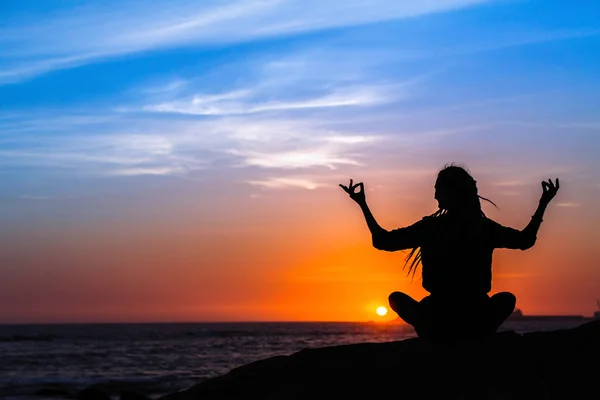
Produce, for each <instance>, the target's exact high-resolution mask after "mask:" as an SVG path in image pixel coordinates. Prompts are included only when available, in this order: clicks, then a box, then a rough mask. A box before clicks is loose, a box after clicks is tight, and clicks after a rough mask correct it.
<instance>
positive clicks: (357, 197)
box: [340, 179, 367, 204]
mask: <svg viewBox="0 0 600 400" xmlns="http://www.w3.org/2000/svg"><path fill="white" fill-rule="evenodd" d="M340 187H341V188H342V189H344V191H345V192H346V193H348V195H349V196H350V198H351V199H352V200H354V201H355V202H357V203H358V204H365V203H366V201H367V200H366V198H365V186H364V185H363V183H362V182H358V183H355V184H352V179H350V184H349V185H348V186H345V185H342V184H341V183H340ZM356 188H358V192H357V191H356Z"/></svg>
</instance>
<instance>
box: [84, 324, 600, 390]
mask: <svg viewBox="0 0 600 400" xmlns="http://www.w3.org/2000/svg"><path fill="white" fill-rule="evenodd" d="M599 355H600V321H591V322H587V323H584V324H582V325H580V326H578V327H576V328H572V329H564V330H556V331H546V332H530V333H524V334H517V333H515V332H513V331H506V332H501V333H497V334H495V335H493V336H492V337H490V338H487V339H483V340H465V341H459V342H455V343H453V344H444V345H440V344H432V343H431V342H429V341H427V340H424V339H421V338H412V339H406V340H402V341H396V342H386V343H360V344H351V345H341V346H333V347H323V348H315V349H306V350H302V351H299V352H297V353H294V354H292V355H289V356H278V357H272V358H268V359H265V360H261V361H257V362H254V363H250V364H248V365H245V366H242V367H239V368H235V369H233V370H231V371H230V372H229V373H227V374H225V375H222V376H219V377H216V378H213V379H209V380H206V381H204V382H201V383H199V384H197V385H195V386H193V387H191V388H189V389H187V390H184V391H181V392H177V393H172V394H169V395H166V396H162V397H160V398H159V400H192V399H193V400H202V399H273V400H275V399H286V400H291V399H311V400H314V399H354V398H357V399H358V398H361V399H362V398H368V399H374V398H383V397H386V398H387V397H388V396H389V395H390V394H394V395H395V396H397V398H401V399H527V400H532V399H544V400H548V399H550V400H553V399H557V400H558V399H560V400H563V399H583V398H586V399H587V398H596V397H597V396H598V393H597V392H598V389H597V387H596V384H597V378H598V376H600V364H598V362H597V360H598V356H599ZM143 398H144V397H143V396H140V395H136V394H135V393H123V394H122V395H121V399H122V400H134V399H136V400H137V399H143ZM78 400H108V395H106V394H104V393H102V392H99V391H98V390H95V389H94V388H88V389H86V390H85V391H83V392H81V393H80V394H79V396H78Z"/></svg>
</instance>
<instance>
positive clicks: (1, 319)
mask: <svg viewBox="0 0 600 400" xmlns="http://www.w3.org/2000/svg"><path fill="white" fill-rule="evenodd" d="M576 4H577V6H576V7H575V6H574V3H573V2H572V1H567V0H564V1H547V0H532V1H527V0H489V1H487V0H423V1H419V2H414V1H404V0H402V1H398V0H371V1H366V0H328V1H316V0H252V1H249V0H244V1H237V0H230V1H227V2H224V1H212V0H206V1H201V2H198V1H191V0H171V1H169V2H159V1H154V0H147V1H132V0H119V1H116V0H103V1H100V0H91V1H82V0H79V1H75V0H63V1H58V0H55V1H41V0H32V1H27V2H24V1H17V0H3V1H2V2H1V3H0V205H1V207H0V323H29V322H34V323H35V322H156V321H160V322H162V321H164V322H168V321H368V320H375V321H384V320H392V319H394V315H392V313H388V314H387V315H386V316H384V317H381V316H378V315H377V314H376V313H375V310H376V308H377V307H378V306H387V297H388V295H389V294H390V293H391V292H393V291H404V292H406V293H408V294H410V295H412V296H414V297H415V298H416V299H421V298H422V297H424V296H425V295H427V293H426V292H425V291H424V290H423V289H422V287H421V280H420V275H419V273H417V276H416V277H415V279H412V280H411V278H410V277H407V276H406V271H403V270H402V266H403V263H404V257H405V256H406V254H407V253H405V252H383V251H378V250H376V249H374V248H373V247H372V245H371V238H370V234H369V231H368V229H367V226H366V224H365V221H364V219H363V217H362V214H361V212H360V209H359V208H358V207H357V206H356V204H354V203H353V202H352V201H351V200H350V199H349V198H348V196H347V195H346V194H345V193H344V192H343V191H342V190H341V189H340V187H339V186H338V184H340V183H343V184H347V183H348V181H349V179H354V181H355V182H357V181H362V182H364V185H365V190H366V196H367V201H368V203H369V205H370V207H371V209H372V211H373V213H374V215H375V216H376V218H377V220H378V221H379V223H380V224H381V225H382V226H383V227H384V228H386V229H394V228H398V227H402V226H407V225H410V224H412V223H414V222H415V221H417V220H419V219H421V218H422V217H423V216H425V215H429V214H431V213H433V212H435V211H436V208H437V203H436V201H435V200H434V198H433V185H434V182H435V178H436V174H437V172H438V171H439V170H440V169H441V168H442V167H444V165H446V164H448V163H455V164H458V165H461V166H464V167H466V168H467V169H468V170H469V171H470V172H471V173H472V175H473V176H474V178H475V179H476V180H477V185H478V188H479V193H480V194H481V195H482V196H485V197H487V198H489V199H491V200H493V201H494V203H496V204H497V205H498V208H494V207H493V206H491V205H489V204H487V203H485V202H484V203H483V211H484V212H485V213H486V215H487V216H488V217H490V218H492V219H494V220H495V221H497V222H499V223H501V224H503V225H506V226H511V227H514V228H517V229H522V228H523V227H525V226H526V225H527V223H528V222H529V219H530V218H531V215H532V214H533V212H534V211H535V208H536V206H537V203H538V199H539V196H540V195H541V192H542V188H541V184H540V182H541V181H542V180H547V179H549V178H552V179H554V178H556V177H558V178H559V179H560V190H559V192H558V194H557V196H556V198H555V199H554V200H553V202H552V203H551V204H550V206H549V207H548V210H547V211H546V214H545V216H544V222H543V223H542V227H541V229H540V232H539V234H538V241H537V243H536V245H535V246H534V247H533V248H531V249H529V250H526V251H520V250H507V249H498V250H496V251H495V252H494V264H493V265H494V266H493V285H492V292H491V294H493V293H496V292H500V291H511V292H513V293H514V294H515V295H516V296H517V307H519V308H521V309H522V310H523V312H524V313H526V314H551V313H556V314H583V315H586V316H587V315H591V314H592V313H593V312H594V311H595V310H596V299H598V298H600V268H599V267H600V248H599V247H598V239H597V238H598V237H600V213H599V212H598V209H597V204H598V203H600V157H598V154H600V112H599V111H598V110H600V97H599V96H598V93H600V74H599V73H598V65H599V64H600V4H599V3H598V2H597V1H595V0H580V1H577V2H576Z"/></svg>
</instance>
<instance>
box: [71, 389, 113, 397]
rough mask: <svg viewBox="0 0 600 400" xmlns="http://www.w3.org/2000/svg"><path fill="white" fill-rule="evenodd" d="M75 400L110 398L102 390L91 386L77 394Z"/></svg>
mask: <svg viewBox="0 0 600 400" xmlns="http://www.w3.org/2000/svg"><path fill="white" fill-rule="evenodd" d="M76 400H111V398H110V396H109V395H108V394H106V393H105V392H103V391H102V390H100V389H98V388H96V387H94V386H91V387H89V388H86V389H83V390H82V391H81V392H79V393H77V397H76Z"/></svg>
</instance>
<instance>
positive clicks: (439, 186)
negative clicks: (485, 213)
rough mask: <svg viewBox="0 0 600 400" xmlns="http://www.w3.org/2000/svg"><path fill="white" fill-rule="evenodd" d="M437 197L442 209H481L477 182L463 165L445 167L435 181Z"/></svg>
mask: <svg viewBox="0 0 600 400" xmlns="http://www.w3.org/2000/svg"><path fill="white" fill-rule="evenodd" d="M435 199H436V200H437V201H438V207H439V208H440V210H445V211H458V210H462V211H481V203H480V202H479V196H478V194H477V182H476V181H475V179H473V177H472V176H471V174H469V173H468V172H467V170H466V169H464V168H463V167H459V166H456V165H449V166H446V167H444V168H443V169H442V170H441V171H440V172H439V173H438V176H437V179H436V181H435Z"/></svg>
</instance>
